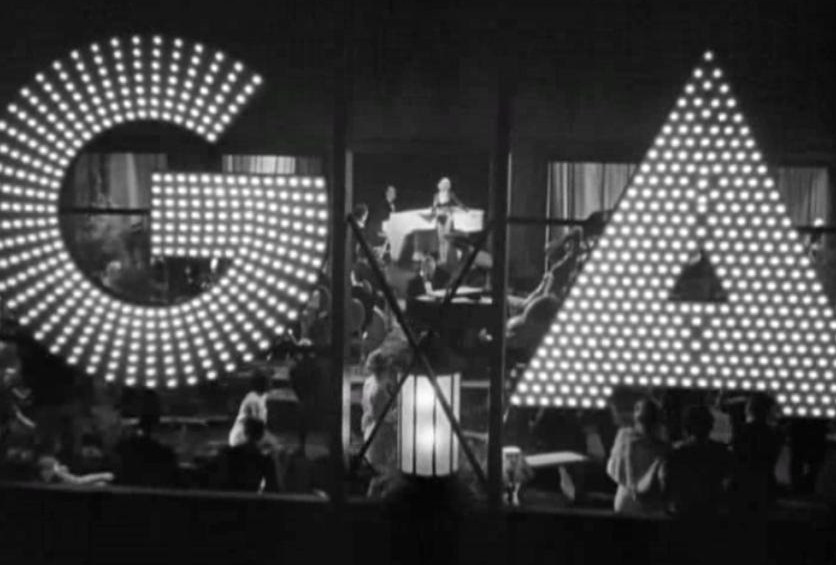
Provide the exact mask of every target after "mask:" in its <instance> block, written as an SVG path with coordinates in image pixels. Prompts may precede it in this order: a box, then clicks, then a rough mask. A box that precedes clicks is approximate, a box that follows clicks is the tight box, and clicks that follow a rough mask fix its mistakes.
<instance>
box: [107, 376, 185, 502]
mask: <svg viewBox="0 0 836 565" xmlns="http://www.w3.org/2000/svg"><path fill="white" fill-rule="evenodd" d="M159 421H160V407H159V399H158V397H157V395H156V393H155V392H154V391H152V390H146V391H144V394H143V399H142V408H141V415H140V417H139V425H138V426H137V429H136V431H135V432H134V433H132V434H130V435H129V436H128V437H126V438H125V439H123V440H121V441H120V442H119V443H118V444H117V446H116V459H117V465H116V483H117V484H120V485H130V486H142V487H174V486H177V484H178V482H179V481H178V466H177V456H176V455H175V454H174V450H173V449H171V448H170V447H169V446H167V445H165V444H163V443H161V442H159V441H157V439H155V438H154V431H155V430H156V427H157V425H158V424H159Z"/></svg>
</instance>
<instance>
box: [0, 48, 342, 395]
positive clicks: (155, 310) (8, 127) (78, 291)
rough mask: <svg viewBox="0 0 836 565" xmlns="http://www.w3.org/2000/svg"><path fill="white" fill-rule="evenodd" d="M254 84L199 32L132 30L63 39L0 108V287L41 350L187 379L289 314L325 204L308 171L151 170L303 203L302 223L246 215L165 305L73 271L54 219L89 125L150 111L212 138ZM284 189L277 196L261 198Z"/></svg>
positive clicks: (93, 129) (155, 376) (245, 352)
mask: <svg viewBox="0 0 836 565" xmlns="http://www.w3.org/2000/svg"><path fill="white" fill-rule="evenodd" d="M261 83H262V81H261V78H260V77H258V76H256V75H253V74H252V73H250V72H249V71H248V70H247V69H245V68H244V66H243V65H242V64H241V63H240V62H237V61H234V60H230V58H229V57H228V56H227V55H225V54H224V53H221V52H218V51H212V50H210V49H208V48H205V47H204V46H203V45H200V44H189V43H187V42H185V41H183V40H180V39H175V40H173V41H171V40H166V39H164V38H162V37H160V36H154V37H151V38H142V37H139V36H134V37H131V38H129V39H125V40H122V39H118V38H114V39H112V40H110V41H108V42H102V43H97V44H93V45H91V46H90V47H89V48H88V49H85V50H78V51H74V52H72V53H71V54H70V57H68V58H67V59H66V60H62V61H56V62H55V63H53V64H52V65H51V67H50V68H49V70H47V71H45V72H43V73H40V74H38V75H36V77H35V80H34V81H33V82H32V83H31V84H29V85H27V86H26V87H25V88H23V89H21V91H20V93H19V95H18V98H17V100H15V101H14V102H13V103H12V104H10V105H9V106H8V107H7V112H6V116H5V118H4V119H3V120H0V195H2V200H0V235H2V237H1V238H0V248H2V259H0V290H2V291H3V292H4V297H5V298H7V299H8V300H7V304H8V305H9V306H10V307H11V308H12V309H13V310H14V311H16V312H17V313H19V315H20V320H21V322H22V323H23V324H24V325H25V326H27V327H29V328H30V329H31V330H32V332H33V335H34V336H35V338H36V339H38V340H39V341H41V342H42V343H45V344H46V345H47V346H48V347H49V349H50V351H51V352H53V353H55V354H59V355H62V356H64V357H65V358H66V359H67V361H69V362H70V363H71V364H75V365H78V366H80V367H82V368H84V369H85V370H86V371H87V372H89V373H91V374H98V375H103V376H104V377H105V378H106V379H107V380H115V379H116V378H119V377H120V376H121V377H123V378H124V380H125V382H126V383H127V384H129V385H132V384H136V383H139V382H144V383H145V384H147V385H151V386H156V385H158V384H165V385H167V386H175V385H177V384H178V383H180V382H187V383H189V384H195V383H196V382H198V381H199V380H200V379H201V378H209V379H213V378H216V377H217V376H218V375H219V374H221V373H223V372H226V371H231V370H233V369H234V368H235V367H236V366H237V365H238V364H239V363H240V362H242V361H247V360H250V359H252V358H253V356H254V354H255V353H256V352H257V351H263V350H265V349H267V348H268V347H270V344H271V343H272V340H273V339H274V338H275V336H277V335H280V334H281V333H283V332H284V331H285V329H286V327H287V325H288V324H289V323H292V322H293V321H294V320H295V319H296V317H297V312H298V311H299V309H300V308H301V306H302V305H303V304H304V303H305V302H306V301H307V299H308V293H307V290H305V289H307V288H308V287H309V286H310V283H311V281H312V280H314V279H315V273H316V270H317V268H318V267H319V265H320V262H321V260H320V259H319V257H321V256H322V253H323V252H324V248H325V230H324V225H323V224H324V222H323V216H322V215H313V216H312V215H309V214H308V212H307V211H308V210H311V209H314V210H316V213H317V214H319V213H320V211H321V210H323V209H324V206H325V204H326V199H327V197H326V192H325V183H324V181H323V179H321V178H311V177H280V178H276V177H263V178H253V177H252V176H249V175H248V176H246V179H247V180H246V181H245V182H243V183H241V182H239V181H240V177H230V176H228V175H223V178H221V177H219V176H218V175H199V174H197V175H195V174H171V175H169V174H163V175H159V177H160V179H159V180H160V185H161V187H160V188H161V194H174V195H179V194H178V192H179V188H178V185H180V186H182V185H189V190H190V191H196V192H194V193H193V195H195V196H196V197H197V198H205V197H206V191H207V190H208V189H210V188H211V189H213V190H221V191H222V192H224V193H225V192H226V191H229V192H228V196H224V194H221V195H220V198H224V197H226V198H234V199H236V201H238V202H243V204H244V205H245V206H250V203H248V202H247V201H246V200H242V199H246V198H249V199H250V200H251V203H252V204H256V203H258V204H260V203H262V202H266V203H267V208H266V209H265V210H264V212H265V213H269V214H273V213H274V212H275V213H277V214H281V213H282V212H288V213H287V217H294V213H295V212H298V211H300V210H302V209H304V210H305V212H303V213H302V214H296V216H299V219H300V220H304V223H303V222H299V221H292V222H287V221H285V219H282V220H280V221H277V222H271V221H264V220H263V218H264V215H263V214H255V215H254V216H253V218H252V219H254V220H255V221H256V222H257V223H259V224H264V226H263V227H264V228H268V227H269V228H270V229H269V230H268V229H263V228H262V227H261V226H257V227H256V228H255V229H252V228H250V227H249V226H248V227H247V230H246V234H244V235H246V237H245V238H242V243H246V244H247V245H245V246H244V249H243V250H241V253H239V254H235V255H234V256H233V257H232V258H233V259H234V262H233V264H232V266H231V267H230V268H229V270H228V271H227V273H226V275H225V276H224V277H223V279H222V280H221V281H219V283H218V284H217V285H215V286H214V287H213V288H212V289H210V290H209V291H207V292H206V293H204V294H202V295H200V296H198V297H195V298H194V299H191V300H189V301H187V302H184V303H180V304H175V305H171V306H169V307H165V308H162V307H149V306H142V305H136V304H129V303H125V302H122V301H119V300H117V299H115V298H113V297H111V296H110V295H109V294H106V293H105V292H103V291H101V290H100V289H99V288H98V287H96V286H95V285H93V284H92V283H91V282H90V281H89V280H87V279H86V278H85V276H83V275H82V274H81V273H80V272H79V270H78V268H77V266H76V265H75V264H74V262H73V261H72V259H71V258H70V256H69V254H68V252H67V249H66V246H65V245H64V243H63V240H62V239H61V235H60V232H59V231H58V229H57V217H58V216H57V212H58V211H57V200H58V194H59V191H60V188H61V183H62V180H63V178H64V176H65V174H66V172H67V168H68V167H69V165H70V163H71V161H72V159H74V158H75V156H76V155H77V153H78V151H79V150H80V149H81V148H82V147H83V146H84V145H85V144H87V143H88V142H89V141H90V140H92V139H93V137H95V136H96V135H98V134H99V133H101V132H102V131H104V130H106V129H109V128H113V127H115V126H117V125H119V124H122V123H126V122H131V121H136V120H158V121H164V122H169V123H173V124H176V125H180V126H182V127H184V128H186V129H188V130H190V131H192V132H194V133H196V134H198V135H200V136H202V137H203V138H204V139H205V140H206V141H208V142H214V141H215V140H216V139H217V138H218V136H219V135H220V134H222V133H223V132H224V131H225V129H226V128H227V127H228V125H229V124H230V123H231V121H232V119H233V118H234V116H236V115H237V114H238V113H239V112H240V110H241V108H242V107H243V106H244V105H245V104H246V103H247V102H248V100H249V99H250V98H251V96H252V95H253V94H254V93H255V91H256V89H257V88H258V87H259V86H260V85H261ZM169 181H170V182H171V183H174V186H169ZM242 184H243V185H246V186H241V185H242ZM169 190H171V191H172V192H169ZM246 191H250V194H248V193H247V192H246ZM286 199H287V200H289V208H282V209H277V210H274V209H273V208H272V207H271V204H272V203H279V202H283V201H284V200H286ZM160 204H161V207H162V208H163V209H177V208H179V207H180V206H179V202H178V203H176V204H175V205H174V206H173V207H170V206H167V204H169V203H167V202H165V201H163V202H161V203H160ZM204 215H205V214H204ZM247 219H250V218H249V217H248V218H247ZM172 221H173V222H174V221H179V218H173V220H172ZM274 224H275V225H274ZM177 225H182V224H177ZM294 230H295V231H294ZM280 233H281V236H279V234H280ZM259 237H262V238H267V237H272V239H271V240H270V241H268V242H266V243H260V242H258V241H257V239H258V238H259ZM255 249H257V250H258V252H254V251H253V250H255ZM192 251H193V250H192ZM262 255H263V256H266V259H265V257H262ZM213 256H214V255H213Z"/></svg>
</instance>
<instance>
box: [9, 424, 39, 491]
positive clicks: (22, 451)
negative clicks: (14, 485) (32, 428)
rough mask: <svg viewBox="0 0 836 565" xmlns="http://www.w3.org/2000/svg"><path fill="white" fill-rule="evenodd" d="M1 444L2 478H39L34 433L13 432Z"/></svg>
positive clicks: (12, 479) (10, 479) (17, 479)
mask: <svg viewBox="0 0 836 565" xmlns="http://www.w3.org/2000/svg"><path fill="white" fill-rule="evenodd" d="M0 445H2V453H0V480H5V481H29V480H34V479H36V478H37V477H36V475H37V472H36V471H37V469H36V465H35V463H36V455H37V453H36V449H35V438H34V435H33V434H31V433H21V432H19V431H17V432H12V433H10V434H8V435H7V436H6V437H5V441H3V442H2V444H0Z"/></svg>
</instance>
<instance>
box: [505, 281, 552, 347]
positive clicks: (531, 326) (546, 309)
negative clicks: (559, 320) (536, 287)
mask: <svg viewBox="0 0 836 565" xmlns="http://www.w3.org/2000/svg"><path fill="white" fill-rule="evenodd" d="M559 309H560V301H559V300H558V299H557V298H556V297H554V296H541V297H540V298H538V299H537V300H535V301H534V302H532V303H531V304H529V305H528V306H527V307H526V309H525V310H524V311H523V313H522V314H520V315H519V316H514V317H513V318H510V319H509V320H508V324H507V330H506V333H505V344H506V347H507V348H508V351H509V355H511V356H512V357H514V358H518V359H519V360H525V359H528V358H530V357H531V355H532V354H533V353H534V350H535V349H536V348H537V347H538V346H539V345H540V342H541V341H542V339H543V336H544V335H545V333H546V332H547V331H548V329H549V327H550V326H551V324H552V323H553V322H554V318H555V316H557V312H558V310H559Z"/></svg>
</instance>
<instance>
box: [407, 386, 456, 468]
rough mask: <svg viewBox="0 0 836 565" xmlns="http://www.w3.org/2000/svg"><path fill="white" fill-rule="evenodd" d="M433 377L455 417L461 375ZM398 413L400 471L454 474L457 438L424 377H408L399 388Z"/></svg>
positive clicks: (431, 387)
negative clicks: (400, 388) (401, 387)
mask: <svg viewBox="0 0 836 565" xmlns="http://www.w3.org/2000/svg"><path fill="white" fill-rule="evenodd" d="M436 380H437V381H438V386H439V387H440V388H441V391H442V394H443V395H444V398H445V399H447V402H448V403H450V406H451V407H452V408H453V413H454V414H455V416H456V419H458V417H459V400H460V394H459V388H460V381H461V375H460V374H459V373H454V374H451V375H437V376H436ZM399 412H400V418H399V420H398V422H399V423H398V428H399V429H398V444H399V445H398V454H399V461H400V468H401V471H402V472H403V473H405V474H407V475H418V476H422V477H443V476H446V475H450V474H452V473H455V472H456V471H457V470H458V468H459V441H458V438H456V435H455V433H454V432H453V428H452V426H451V425H450V421H449V420H448V419H447V416H446V414H445V413H444V409H443V408H442V407H441V403H439V401H438V400H437V399H436V396H435V391H434V390H433V386H432V383H430V379H429V378H428V377H427V376H425V375H418V376H414V375H413V376H409V377H407V379H406V382H405V383H404V385H403V389H402V390H401V395H400V400H399Z"/></svg>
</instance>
